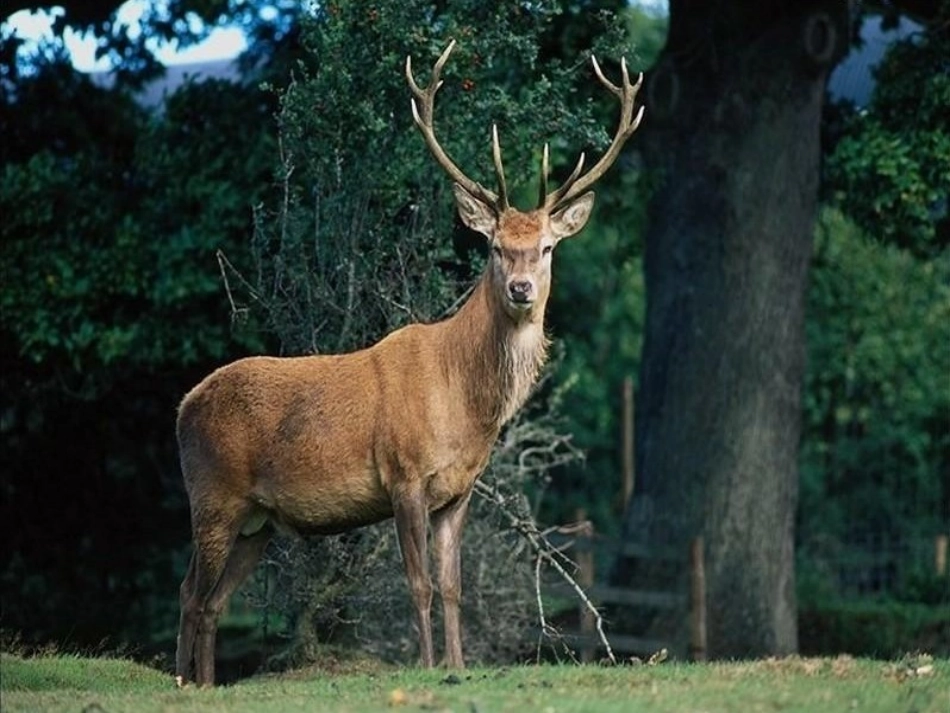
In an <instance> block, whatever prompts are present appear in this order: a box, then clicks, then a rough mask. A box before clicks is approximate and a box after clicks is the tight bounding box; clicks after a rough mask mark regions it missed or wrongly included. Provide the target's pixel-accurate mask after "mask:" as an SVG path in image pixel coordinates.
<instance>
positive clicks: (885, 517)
mask: <svg viewBox="0 0 950 713" xmlns="http://www.w3.org/2000/svg"><path fill="white" fill-rule="evenodd" d="M807 332H808V350H809V351H808V353H809V366H808V373H807V376H806V381H805V389H804V435H803V443H802V452H801V464H802V481H801V494H800V517H799V523H800V525H799V530H800V532H801V533H802V537H803V538H804V539H803V542H802V546H803V551H804V552H805V553H807V554H804V555H803V557H802V558H801V560H800V561H801V564H802V567H803V573H804V574H805V577H806V581H807V577H808V574H807V572H808V571H809V568H810V567H813V566H815V560H814V556H815V554H816V553H817V552H818V551H822V552H824V553H825V554H833V553H834V552H835V551H837V550H838V549H839V548H840V547H841V546H842V543H844V542H847V541H849V540H854V539H855V538H857V539H863V538H865V537H866V536H867V535H868V534H869V533H873V534H874V536H875V537H877V538H883V539H884V540H887V539H888V538H894V539H898V538H905V539H907V538H913V537H915V536H925V537H932V536H933V535H935V534H937V533H939V532H940V531H941V528H943V527H945V525H946V522H947V517H948V514H950V513H947V511H946V507H947V505H946V504H947V502H948V497H950V482H948V480H947V470H946V466H947V463H950V434H948V432H947V428H946V414H947V413H950V385H948V382H947V374H950V351H948V349H947V345H948V344H950V251H948V250H946V249H945V250H943V251H942V252H940V253H938V254H936V255H935V256H934V257H932V258H930V259H921V258H917V257H915V256H914V255H913V254H911V253H910V252H909V251H907V250H902V249H900V248H898V247H896V246H893V245H887V244H882V243H880V242H874V241H872V240H870V239H868V238H867V237H865V235H864V234H863V233H862V232H861V231H860V230H859V229H858V228H857V227H855V226H854V224H853V223H851V222H849V221H848V220H846V219H845V218H844V217H843V216H842V215H841V214H840V213H838V212H836V211H834V210H830V209H829V210H825V211H824V212H823V213H822V215H821V219H820V221H819V229H818V235H817V243H816V255H815V260H814V264H813V267H812V279H811V287H810V293H809V320H808V325H807Z"/></svg>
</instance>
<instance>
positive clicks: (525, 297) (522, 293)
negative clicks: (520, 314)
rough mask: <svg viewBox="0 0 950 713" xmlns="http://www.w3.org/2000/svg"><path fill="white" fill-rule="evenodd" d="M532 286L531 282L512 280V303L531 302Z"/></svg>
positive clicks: (509, 292)
mask: <svg viewBox="0 0 950 713" xmlns="http://www.w3.org/2000/svg"><path fill="white" fill-rule="evenodd" d="M531 290H532V285H531V281H530V280H512V281H511V282H510V283H509V284H508V294H509V295H510V296H511V301H512V302H519V303H522V304H525V303H527V302H530V301H531Z"/></svg>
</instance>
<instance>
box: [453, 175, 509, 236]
mask: <svg viewBox="0 0 950 713" xmlns="http://www.w3.org/2000/svg"><path fill="white" fill-rule="evenodd" d="M452 190H453V191H454V192H455V205H456V206H457V207H458V211H459V217H460V218H461V219H462V222H463V223H465V225H467V226H468V227H469V228H471V229H472V230H474V231H475V232H477V233H481V234H482V235H484V236H485V237H486V238H488V239H489V240H491V239H492V238H494V237H495V229H496V228H497V227H498V216H497V215H496V214H495V209H494V208H492V207H491V206H490V205H488V204H487V203H484V202H483V201H480V200H479V199H478V198H476V197H475V196H473V195H472V194H471V193H469V192H468V191H466V190H465V189H464V188H462V187H461V186H460V185H459V184H458V183H453V184H452Z"/></svg>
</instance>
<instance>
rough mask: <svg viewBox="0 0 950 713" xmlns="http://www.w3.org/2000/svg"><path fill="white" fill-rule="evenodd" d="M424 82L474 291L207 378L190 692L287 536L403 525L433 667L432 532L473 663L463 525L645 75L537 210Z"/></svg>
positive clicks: (209, 674) (182, 428) (192, 397)
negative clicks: (242, 592)
mask: <svg viewBox="0 0 950 713" xmlns="http://www.w3.org/2000/svg"><path fill="white" fill-rule="evenodd" d="M454 47H455V41H454V40H453V41H452V42H450V43H449V45H448V47H447V48H446V49H445V50H444V51H443V53H442V54H441V56H440V57H439V58H438V60H437V61H436V63H435V65H434V67H433V69H432V73H431V78H430V82H429V84H428V85H426V86H420V85H419V84H418V83H417V82H416V80H415V77H414V75H413V71H412V58H411V55H410V56H408V57H407V58H406V65H405V75H406V80H407V82H408V85H409V89H410V91H411V94H412V96H411V99H410V103H411V109H412V116H413V120H414V123H415V125H416V126H417V127H418V129H419V131H420V132H421V134H422V137H423V139H424V140H425V143H426V145H427V146H428V148H429V151H430V152H431V154H432V156H433V157H434V158H435V160H436V162H437V163H438V164H439V166H441V167H442V169H444V171H445V172H446V173H447V174H448V177H449V178H450V179H451V180H452V190H453V193H454V197H455V203H456V206H457V210H458V214H459V216H460V218H461V220H462V222H463V223H464V224H465V225H466V226H468V227H469V228H471V229H472V230H474V231H476V232H478V233H480V234H481V235H483V236H484V237H485V239H486V240H487V241H488V244H489V246H490V251H489V253H488V257H487V264H486V266H485V269H484V273H483V275H482V277H481V279H480V280H479V281H478V282H477V284H476V286H475V287H474V289H473V290H472V292H471V294H470V295H469V296H468V298H467V299H466V300H465V301H464V303H463V304H462V305H461V307H459V308H458V310H457V311H456V312H455V313H454V314H452V315H451V316H450V317H448V318H446V319H444V320H442V321H437V322H434V323H429V324H423V323H416V324H409V325H406V326H403V327H401V328H399V329H397V330H395V331H393V332H391V333H390V334H389V335H387V336H386V337H384V338H383V339H382V340H381V341H379V342H377V343H376V344H374V345H372V346H370V347H367V348H365V349H362V350H359V351H355V352H352V353H348V354H336V355H334V354H317V355H309V356H296V357H268V356H253V357H246V358H243V359H239V360H237V361H234V362H232V363H230V364H228V365H225V366H223V367H221V368H219V369H217V370H216V371H214V372H212V373H211V374H210V375H209V376H207V377H206V378H205V379H204V380H203V381H201V382H200V383H199V384H198V385H197V386H195V387H194V388H193V389H192V390H191V391H190V392H188V393H187V394H186V395H185V397H184V399H183V400H182V402H181V404H180V406H179V409H178V417H177V424H176V435H177V439H178V448H179V458H180V464H181V471H182V477H183V480H184V485H185V490H186V492H187V495H188V502H189V509H190V515H191V531H192V541H193V552H192V556H191V559H190V562H189V565H188V569H187V573H186V575H185V578H184V581H183V582H182V584H181V588H180V606H181V618H180V625H179V631H178V642H177V653H176V673H177V681H178V684H179V685H185V684H189V683H194V684H196V685H198V686H211V685H213V684H214V678H215V675H214V663H215V662H214V652H215V638H216V633H217V626H218V623H217V622H218V618H219V616H220V614H221V612H222V610H223V608H224V606H225V605H226V603H227V602H228V600H229V598H230V597H231V595H232V594H233V593H234V591H235V590H236V589H237V587H238V586H240V584H241V583H242V582H243V581H244V580H245V579H246V578H247V577H248V576H249V575H250V574H251V573H252V572H253V570H254V568H255V567H256V565H257V563H258V561H259V560H260V558H261V556H262V554H263V552H264V549H265V547H266V546H267V544H268V542H269V541H270V539H271V538H272V537H273V536H274V534H275V533H276V532H278V531H282V532H287V531H289V532H291V533H295V534H300V535H305V536H306V535H332V534H337V533H341V532H346V531H350V530H352V529H355V528H359V527H363V526H366V525H369V524H372V523H376V522H381V521H383V520H386V519H389V518H392V519H393V520H394V521H395V529H396V533H397V535H398V541H399V549H400V552H401V555H402V559H403V564H404V567H405V573H406V577H407V580H408V585H409V594H410V596H411V599H412V604H413V609H414V612H415V625H416V628H417V632H418V637H419V659H420V663H421V665H422V666H423V667H426V668H431V667H433V666H434V663H435V659H434V652H433V642H432V626H431V613H430V612H431V607H432V598H433V586H432V582H431V578H430V572H429V567H430V563H429V550H428V547H429V531H430V530H431V541H432V542H431V547H432V553H433V555H434V560H435V563H436V576H437V580H438V593H439V596H440V598H441V603H442V612H443V624H444V626H443V628H444V637H445V642H444V664H445V666H447V667H448V668H451V669H460V668H463V667H464V661H463V655H462V640H461V621H460V611H459V604H460V599H461V594H462V592H461V556H460V545H461V535H462V529H463V526H464V523H465V519H466V513H467V510H468V506H469V501H470V500H471V497H472V491H473V488H474V485H475V483H476V480H477V479H478V478H479V476H480V475H481V473H482V471H483V470H484V469H485V467H486V465H487V463H488V460H489V456H490V454H491V451H492V447H493V445H494V443H495V441H496V440H497V438H498V436H499V434H500V431H501V429H502V427H503V426H504V424H505V423H506V422H507V421H508V420H509V419H511V418H512V416H513V415H514V414H515V412H516V411H517V410H518V409H519V408H520V407H521V406H522V404H524V402H525V400H526V399H527V398H528V397H529V395H530V393H531V391H532V388H533V387H534V385H535V383H536V381H537V379H538V377H539V373H540V370H541V368H542V366H543V364H544V362H545V357H546V351H547V347H548V338H547V336H546V334H545V331H544V313H545V306H546V304H547V300H548V295H549V292H550V288H551V260H552V252H553V250H554V248H555V246H556V245H557V244H558V243H559V242H560V241H561V240H562V239H564V238H567V237H569V236H572V235H575V234H576V233H578V232H580V231H581V229H582V228H584V226H585V224H586V223H587V220H588V217H589V216H590V213H591V208H592V205H593V202H594V194H593V192H591V191H590V190H588V189H589V188H590V186H591V185H593V184H594V183H595V182H596V181H597V180H598V179H599V178H600V177H601V176H602V175H603V174H604V173H605V172H606V171H607V169H608V168H609V167H610V166H611V165H612V164H613V163H614V161H615V160H616V158H617V156H618V155H619V153H620V150H621V148H622V147H623V145H624V143H625V142H626V140H627V139H628V138H629V137H630V136H631V135H632V134H633V132H634V131H636V129H637V127H638V125H639V124H640V121H641V119H642V117H643V107H642V106H641V107H640V110H639V112H638V113H637V114H636V115H634V103H635V99H636V95H637V91H638V90H639V88H640V85H641V84H642V80H643V76H642V74H641V75H640V76H639V77H638V79H637V81H636V82H635V83H632V82H631V80H630V76H629V73H628V71H627V66H626V62H625V61H623V60H622V61H621V71H622V84H621V85H619V86H618V85H615V84H613V83H612V82H611V81H610V80H608V79H607V78H606V77H605V76H604V74H603V72H602V71H601V68H600V66H599V65H598V63H597V60H596V58H593V57H592V62H593V67H594V72H595V74H596V75H597V77H598V79H599V81H600V82H601V83H602V84H603V85H604V86H605V87H606V88H607V89H608V90H609V91H610V92H611V93H612V94H614V95H615V96H616V97H617V98H618V99H619V101H620V106H621V109H620V121H619V124H618V127H617V130H616V133H615V135H614V137H613V140H612V143H611V144H610V146H609V147H608V149H607V151H606V152H605V153H604V154H603V156H602V157H601V158H600V160H599V161H598V162H597V163H596V164H595V165H594V166H593V167H592V168H591V169H590V170H589V171H587V172H586V173H585V172H584V171H583V169H584V160H585V159H584V154H583V153H582V154H581V156H580V159H579V160H578V161H577V164H576V166H575V167H574V170H573V171H572V172H571V174H570V175H569V176H568V178H567V179H566V180H565V181H564V183H562V184H561V186H560V187H558V188H556V189H554V190H553V191H551V192H548V174H549V161H550V159H549V149H548V146H547V145H545V147H544V150H543V152H542V157H541V186H540V196H539V202H538V206H537V207H536V208H535V209H534V210H530V211H527V212H522V211H519V210H518V209H516V208H513V207H512V206H511V205H510V203H509V200H508V193H507V189H506V184H505V174H504V168H503V165H502V158H501V148H500V144H499V140H498V130H497V125H496V126H494V127H493V128H492V155H493V163H494V167H495V173H496V176H497V181H498V192H497V193H496V192H495V191H492V190H489V189H487V188H485V187H484V186H482V185H481V184H479V183H478V182H476V181H474V180H472V179H470V178H469V177H467V176H466V175H465V174H464V173H462V171H461V170H460V169H459V168H458V166H457V165H456V164H455V163H454V162H453V161H452V159H451V158H450V157H449V156H448V155H447V154H446V152H445V151H444V150H443V148H442V146H441V145H440V143H439V140H438V139H437V138H436V134H435V128H434V123H433V113H434V112H433V109H434V102H435V96H436V92H437V91H438V90H439V88H440V87H441V86H442V83H443V82H442V79H441V78H440V76H441V72H442V68H443V67H444V65H445V64H446V62H447V61H448V59H449V55H450V54H451V53H452V50H453V49H454Z"/></svg>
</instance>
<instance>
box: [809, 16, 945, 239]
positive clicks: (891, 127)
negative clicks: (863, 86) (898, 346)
mask: <svg viewBox="0 0 950 713" xmlns="http://www.w3.org/2000/svg"><path fill="white" fill-rule="evenodd" d="M938 7H939V9H938V14H937V16H936V17H934V18H933V19H932V20H931V21H930V22H929V24H928V26H927V28H926V29H925V30H923V31H921V32H920V33H917V34H913V35H910V36H909V37H907V38H906V39H904V40H901V41H900V42H898V43H896V44H895V45H894V46H893V47H891V48H890V49H889V50H888V53H887V55H886V56H885V58H884V60H883V62H882V63H881V65H880V66H879V67H877V68H876V70H875V80H876V81H875V85H874V93H873V96H872V99H871V104H870V106H868V107H862V108H861V110H860V111H855V110H854V109H853V107H852V108H851V110H850V111H848V110H847V109H846V110H845V116H846V117H847V119H846V120H845V122H844V127H843V128H842V129H840V133H836V135H835V136H834V138H835V141H836V143H835V147H834V151H833V153H832V155H831V156H830V158H829V161H828V165H827V174H826V177H825V180H826V189H827V191H828V192H829V193H830V196H829V197H830V198H831V200H833V201H834V202H835V203H837V204H838V205H840V206H841V208H842V209H843V210H844V211H846V212H847V213H848V214H849V215H850V216H852V217H853V218H854V220H855V221H857V222H858V224H859V225H860V226H861V227H862V228H864V230H865V231H866V232H867V233H868V235H872V236H874V237H875V238H878V239H882V240H887V241H889V242H892V243H895V244H897V245H900V246H902V247H907V248H910V249H911V250H913V251H914V252H915V253H916V254H918V255H934V254H937V253H938V252H940V251H941V250H943V249H945V248H946V247H947V246H948V245H950V213H948V200H947V196H948V195H950V130H948V128H947V120H946V113H947V106H950V4H948V3H946V2H944V3H942V4H939V6H938ZM865 21H866V22H882V21H883V20H881V19H880V18H879V17H878V16H871V17H869V18H867V19H866V20H865Z"/></svg>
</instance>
